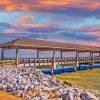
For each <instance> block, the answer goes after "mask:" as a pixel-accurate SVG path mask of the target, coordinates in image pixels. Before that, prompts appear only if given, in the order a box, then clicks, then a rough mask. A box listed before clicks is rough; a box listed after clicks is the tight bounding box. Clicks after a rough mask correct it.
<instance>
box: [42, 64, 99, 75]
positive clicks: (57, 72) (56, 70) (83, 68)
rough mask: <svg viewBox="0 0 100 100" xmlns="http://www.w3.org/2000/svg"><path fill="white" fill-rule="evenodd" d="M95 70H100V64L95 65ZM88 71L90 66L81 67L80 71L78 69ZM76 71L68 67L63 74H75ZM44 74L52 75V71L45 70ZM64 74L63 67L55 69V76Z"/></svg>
mask: <svg viewBox="0 0 100 100" xmlns="http://www.w3.org/2000/svg"><path fill="white" fill-rule="evenodd" d="M94 68H100V64H95V65H94V66H93V69H94ZM88 69H90V66H88V65H84V66H80V70H79V67H77V68H76V70H77V71H82V70H88ZM74 71H75V70H74V67H68V66H67V67H65V68H64V70H63V72H66V73H71V72H74ZM42 72H43V73H45V74H47V75H51V70H50V69H43V70H42ZM63 72H62V67H61V66H59V67H58V68H57V69H55V70H54V71H53V74H54V75H55V74H61V73H63Z"/></svg>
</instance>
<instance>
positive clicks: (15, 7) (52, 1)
mask: <svg viewBox="0 0 100 100" xmlns="http://www.w3.org/2000/svg"><path fill="white" fill-rule="evenodd" d="M0 10H2V11H22V12H32V13H34V12H35V13H57V14H66V15H74V16H79V15H80V16H81V17H84V16H87V17H88V16H99V15H100V13H99V11H100V1H98V0H95V1H94V0H91V1H90V0H59V2H58V1H56V0H31V1H29V0H24V1H21V0H1V1H0Z"/></svg>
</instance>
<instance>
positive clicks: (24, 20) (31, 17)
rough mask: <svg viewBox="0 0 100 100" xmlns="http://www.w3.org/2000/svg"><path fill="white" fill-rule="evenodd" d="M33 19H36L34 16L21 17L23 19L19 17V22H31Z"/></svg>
mask: <svg viewBox="0 0 100 100" xmlns="http://www.w3.org/2000/svg"><path fill="white" fill-rule="evenodd" d="M33 19H34V18H33V16H21V17H19V21H21V22H27V21H31V20H33Z"/></svg>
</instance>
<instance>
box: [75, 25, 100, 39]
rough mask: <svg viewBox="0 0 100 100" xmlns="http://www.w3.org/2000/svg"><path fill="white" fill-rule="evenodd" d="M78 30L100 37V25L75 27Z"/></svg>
mask: <svg viewBox="0 0 100 100" xmlns="http://www.w3.org/2000/svg"><path fill="white" fill-rule="evenodd" d="M76 30H77V31H79V32H85V33H87V34H89V35H94V36H98V37H100V25H95V26H93V25H92V26H84V27H80V28H77V29H76Z"/></svg>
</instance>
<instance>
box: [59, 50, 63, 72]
mask: <svg viewBox="0 0 100 100" xmlns="http://www.w3.org/2000/svg"><path fill="white" fill-rule="evenodd" d="M62 57H63V51H61V52H60V58H61V59H62ZM63 72H64V66H62V73H63Z"/></svg>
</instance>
